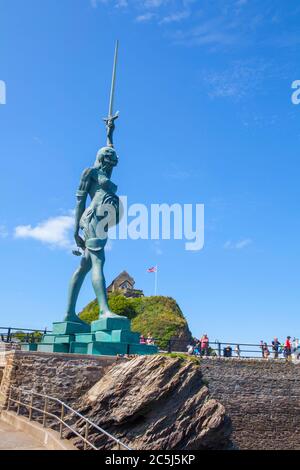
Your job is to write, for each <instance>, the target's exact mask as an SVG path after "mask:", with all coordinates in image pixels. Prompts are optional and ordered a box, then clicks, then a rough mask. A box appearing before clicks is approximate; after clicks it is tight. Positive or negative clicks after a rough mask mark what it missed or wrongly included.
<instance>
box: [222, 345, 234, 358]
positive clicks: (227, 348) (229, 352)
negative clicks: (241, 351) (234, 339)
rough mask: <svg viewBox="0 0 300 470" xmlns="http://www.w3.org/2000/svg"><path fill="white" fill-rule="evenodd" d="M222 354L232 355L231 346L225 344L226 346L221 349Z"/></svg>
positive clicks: (225, 355)
mask: <svg viewBox="0 0 300 470" xmlns="http://www.w3.org/2000/svg"><path fill="white" fill-rule="evenodd" d="M223 356H224V357H232V347H231V346H229V345H227V346H226V348H224V349H223Z"/></svg>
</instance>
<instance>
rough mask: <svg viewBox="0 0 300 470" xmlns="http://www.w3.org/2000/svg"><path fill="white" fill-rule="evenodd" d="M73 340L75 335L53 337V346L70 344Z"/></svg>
mask: <svg viewBox="0 0 300 470" xmlns="http://www.w3.org/2000/svg"><path fill="white" fill-rule="evenodd" d="M74 340H75V335H57V336H55V340H54V343H55V344H64V343H66V344H70V343H71V342H72V341H74ZM45 342H46V341H45Z"/></svg>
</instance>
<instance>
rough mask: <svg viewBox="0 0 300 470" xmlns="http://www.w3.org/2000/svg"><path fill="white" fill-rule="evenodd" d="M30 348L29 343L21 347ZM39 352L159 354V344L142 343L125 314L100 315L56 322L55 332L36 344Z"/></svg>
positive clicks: (115, 354)
mask: <svg viewBox="0 0 300 470" xmlns="http://www.w3.org/2000/svg"><path fill="white" fill-rule="evenodd" d="M21 348H22V350H24V351H28V345H26V344H24V345H22V346H21ZM37 350H38V351H40V352H55V353H71V354H94V355H97V356H117V355H124V354H156V353H157V352H158V349H157V346H154V345H153V346H152V345H147V344H140V334H139V333H136V332H133V331H131V325H130V320H129V319H128V318H126V317H120V318H117V317H116V318H101V317H100V319H99V320H96V321H93V322H92V323H91V325H88V324H82V323H76V322H56V323H53V331H52V333H49V334H46V335H44V336H43V339H42V341H41V343H39V344H38V345H37Z"/></svg>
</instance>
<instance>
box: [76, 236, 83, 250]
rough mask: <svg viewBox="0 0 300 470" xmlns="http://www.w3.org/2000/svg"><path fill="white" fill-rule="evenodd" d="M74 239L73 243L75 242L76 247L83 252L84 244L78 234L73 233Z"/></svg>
mask: <svg viewBox="0 0 300 470" xmlns="http://www.w3.org/2000/svg"><path fill="white" fill-rule="evenodd" d="M74 238H75V242H76V245H77V246H78V248H81V249H82V250H85V242H84V240H83V239H82V238H81V236H80V235H79V234H78V233H75V236H74Z"/></svg>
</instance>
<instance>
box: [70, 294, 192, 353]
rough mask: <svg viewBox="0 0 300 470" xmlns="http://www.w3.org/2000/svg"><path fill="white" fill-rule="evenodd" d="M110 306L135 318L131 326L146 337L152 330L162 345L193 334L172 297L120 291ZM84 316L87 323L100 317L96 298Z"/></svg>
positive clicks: (81, 315)
mask: <svg viewBox="0 0 300 470" xmlns="http://www.w3.org/2000/svg"><path fill="white" fill-rule="evenodd" d="M108 300H109V307H110V309H111V310H112V311H113V312H115V313H117V314H118V315H125V316H126V317H128V318H129V319H130V320H131V328H132V330H133V331H137V332H139V333H141V334H143V335H144V336H147V335H148V333H151V335H152V337H153V338H159V341H158V342H157V344H158V346H159V347H161V348H167V344H168V340H169V339H171V338H174V337H175V338H178V337H179V338H182V339H186V340H187V341H190V338H191V333H190V331H189V329H188V324H187V321H186V319H185V317H184V315H183V313H182V311H181V310H180V308H179V306H178V305H177V303H176V301H175V300H174V299H172V298H171V297H163V296H155V297H137V298H128V297H125V296H123V295H122V294H119V293H112V294H110V295H109V297H108ZM79 316H80V318H81V319H82V320H84V321H86V322H87V323H91V322H92V321H94V320H97V319H98V316H99V308H98V304H97V302H96V300H94V301H93V302H91V303H89V304H88V305H87V306H86V307H85V308H84V309H83V311H82V312H81V313H80V315H79Z"/></svg>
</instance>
